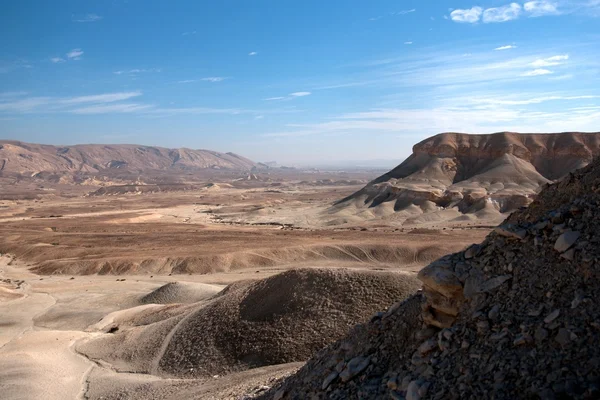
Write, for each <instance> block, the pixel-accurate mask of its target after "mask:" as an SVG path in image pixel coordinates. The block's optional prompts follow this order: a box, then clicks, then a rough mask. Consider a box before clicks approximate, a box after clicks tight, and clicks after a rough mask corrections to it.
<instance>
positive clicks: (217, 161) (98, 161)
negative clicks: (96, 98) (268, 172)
mask: <svg viewBox="0 0 600 400" xmlns="http://www.w3.org/2000/svg"><path fill="white" fill-rule="evenodd" d="M254 165H255V164H254V162H252V161H250V160H248V159H246V158H244V157H241V156H238V155H237V154H234V153H218V152H216V151H209V150H191V149H185V148H181V149H167V148H163V147H150V146H138V145H128V144H118V145H101V144H85V145H75V146H60V147H59V146H50V145H42V144H31V143H23V142H18V141H6V140H0V172H3V173H19V174H26V175H33V174H40V173H74V172H84V173H98V172H100V171H107V170H118V169H128V170H132V171H145V170H171V169H175V170H181V169H184V170H194V169H205V168H219V169H238V170H249V169H251V168H252V167H253V166H254Z"/></svg>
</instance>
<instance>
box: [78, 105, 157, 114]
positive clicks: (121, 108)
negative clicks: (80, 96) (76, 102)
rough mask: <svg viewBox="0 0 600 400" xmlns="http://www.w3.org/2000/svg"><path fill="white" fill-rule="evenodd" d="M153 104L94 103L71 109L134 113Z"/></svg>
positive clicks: (93, 112)
mask: <svg viewBox="0 0 600 400" xmlns="http://www.w3.org/2000/svg"><path fill="white" fill-rule="evenodd" d="M152 107H153V106H151V105H148V104H130V103H121V104H108V105H93V106H88V107H81V108H75V109H73V110H69V112H70V113H73V114H110V113H132V112H136V111H142V110H147V109H149V108H152Z"/></svg>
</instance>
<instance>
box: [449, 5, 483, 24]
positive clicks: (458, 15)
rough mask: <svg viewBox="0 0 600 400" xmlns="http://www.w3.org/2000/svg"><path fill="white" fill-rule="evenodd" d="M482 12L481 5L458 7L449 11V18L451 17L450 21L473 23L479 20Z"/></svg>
mask: <svg viewBox="0 0 600 400" xmlns="http://www.w3.org/2000/svg"><path fill="white" fill-rule="evenodd" d="M482 13H483V9H482V8H481V7H473V8H469V9H465V10H461V9H458V10H454V11H452V12H451V13H450V18H452V21H454V22H465V23H469V24H474V23H475V22H478V21H479V18H481V14H482Z"/></svg>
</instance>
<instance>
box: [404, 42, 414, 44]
mask: <svg viewBox="0 0 600 400" xmlns="http://www.w3.org/2000/svg"><path fill="white" fill-rule="evenodd" d="M404 44H413V42H404Z"/></svg>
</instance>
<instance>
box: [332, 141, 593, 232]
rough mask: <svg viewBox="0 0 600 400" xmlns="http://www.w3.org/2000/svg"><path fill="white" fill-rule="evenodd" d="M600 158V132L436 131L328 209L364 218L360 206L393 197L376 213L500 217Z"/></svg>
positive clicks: (369, 206)
mask: <svg viewBox="0 0 600 400" xmlns="http://www.w3.org/2000/svg"><path fill="white" fill-rule="evenodd" d="M599 155H600V133H581V132H566V133H548V134H543V133H523V134H522V133H513V132H500V133H494V134H489V135H471V134H464V133H441V134H439V135H435V136H432V137H430V138H428V139H425V140H423V141H422V142H420V143H417V144H416V145H414V147H413V154H412V155H411V156H410V157H408V158H407V159H406V160H405V161H404V162H403V163H402V164H400V165H398V166H397V167H396V168H394V169H393V170H391V171H389V172H387V173H386V174H384V175H382V176H380V177H379V178H377V179H375V180H373V181H371V182H370V183H369V184H367V186H365V187H364V188H363V189H361V190H359V191H358V192H356V193H354V194H352V195H351V196H348V197H346V198H344V199H342V200H340V201H339V202H338V203H336V204H335V205H334V207H332V208H331V209H330V210H329V213H330V214H336V213H338V212H342V214H344V216H345V217H346V218H348V217H347V216H348V214H349V213H350V212H353V210H355V209H356V210H357V212H356V214H357V215H364V213H363V214H361V213H362V212H363V211H364V210H365V209H368V208H374V207H379V206H381V205H385V204H390V203H391V202H393V203H391V204H393V207H384V208H386V210H387V211H385V212H384V213H382V212H378V213H377V215H384V216H383V217H385V216H387V215H389V213H390V212H399V211H402V212H403V213H404V214H405V215H406V216H407V221H409V222H410V221H412V219H414V218H419V215H420V214H425V213H431V212H440V211H442V209H443V210H448V209H454V210H455V212H450V213H448V212H447V213H446V216H447V217H448V218H450V219H453V218H454V219H455V218H460V213H462V214H474V213H477V212H480V211H481V213H483V214H485V215H486V216H490V215H496V216H497V218H496V220H498V222H499V221H500V220H502V218H504V217H505V215H503V214H505V213H507V212H511V211H514V210H516V209H518V208H519V207H522V206H526V205H528V204H529V203H531V201H533V198H534V197H535V195H536V194H537V193H538V192H539V190H540V189H541V187H542V186H543V185H544V184H547V183H550V182H552V181H554V180H556V179H559V178H562V177H564V176H565V175H567V174H568V173H569V172H571V171H574V170H576V169H579V168H583V167H585V166H586V165H588V164H589V163H590V162H591V161H592V160H593V159H594V157H596V156H599ZM482 210H484V211H482ZM481 213H480V214H481ZM440 218H441V217H440ZM411 223H412V222H411Z"/></svg>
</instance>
